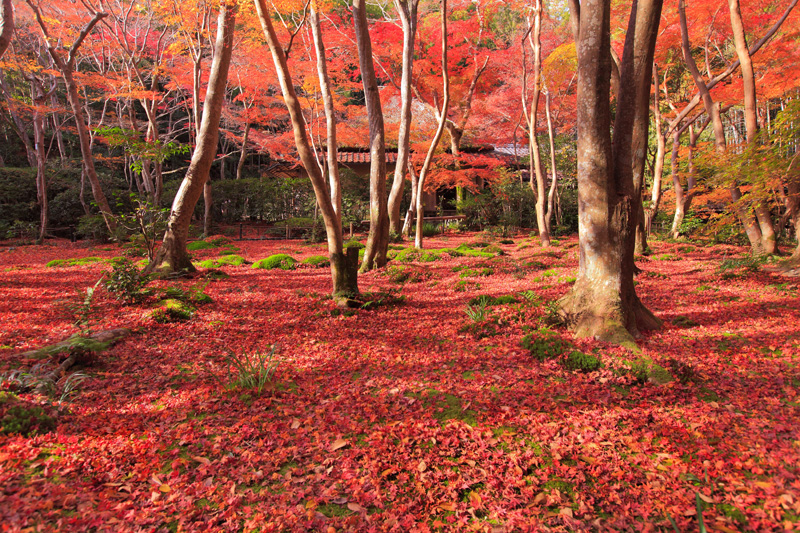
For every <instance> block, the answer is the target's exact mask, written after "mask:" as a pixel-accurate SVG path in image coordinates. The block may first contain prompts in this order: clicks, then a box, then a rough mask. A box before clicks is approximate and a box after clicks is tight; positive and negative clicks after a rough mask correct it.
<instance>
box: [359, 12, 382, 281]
mask: <svg viewBox="0 0 800 533" xmlns="http://www.w3.org/2000/svg"><path fill="white" fill-rule="evenodd" d="M353 24H354V26H355V33H356V43H357V46H358V62H359V65H360V67H361V81H362V84H363V85H364V94H365V98H366V102H367V117H368V121H369V147H370V148H369V155H370V169H369V236H368V237H367V247H366V249H365V250H364V260H363V262H362V263H361V271H362V272H367V271H369V270H372V269H373V268H381V267H383V266H385V265H386V253H387V252H388V251H389V213H388V206H387V204H386V200H387V199H386V140H385V137H384V135H385V133H384V129H383V111H382V110H381V98H380V94H379V92H378V80H377V78H376V76H375V65H374V64H373V62H372V42H371V41H370V37H369V26H368V25H367V6H366V3H365V0H354V2H353Z"/></svg>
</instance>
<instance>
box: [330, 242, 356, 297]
mask: <svg viewBox="0 0 800 533" xmlns="http://www.w3.org/2000/svg"><path fill="white" fill-rule="evenodd" d="M330 259H331V276H332V278H333V300H334V302H336V305H337V306H339V307H354V305H353V302H354V301H355V300H354V299H355V298H357V297H358V295H359V294H360V293H359V290H358V248H356V247H350V248H345V249H344V253H342V254H331V256H330ZM359 305H360V304H359Z"/></svg>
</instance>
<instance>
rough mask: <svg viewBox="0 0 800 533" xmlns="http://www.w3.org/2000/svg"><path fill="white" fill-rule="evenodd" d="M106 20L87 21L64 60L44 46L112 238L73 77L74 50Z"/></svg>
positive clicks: (112, 223)
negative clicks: (61, 86)
mask: <svg viewBox="0 0 800 533" xmlns="http://www.w3.org/2000/svg"><path fill="white" fill-rule="evenodd" d="M26 2H27V4H28V5H29V6H30V8H31V10H32V11H33V12H34V15H35V16H36V22H37V23H38V24H39V28H40V29H41V30H42V33H43V34H44V38H45V41H48V42H49V40H50V35H49V33H48V31H47V25H46V24H45V22H44V19H43V18H42V15H41V12H40V11H39V8H38V7H37V6H35V5H34V4H33V3H32V2H31V0H26ZM107 16H108V15H107V14H106V13H95V15H94V17H93V18H92V20H90V21H89V22H88V23H87V24H86V26H84V27H83V29H82V30H81V32H80V34H79V35H78V37H77V38H76V39H75V41H74V42H73V43H72V46H71V47H70V49H69V51H68V53H67V57H66V59H65V58H64V57H62V52H61V51H60V50H57V49H56V48H55V46H48V48H47V51H48V53H49V54H50V57H51V58H52V59H53V63H54V64H55V66H56V68H57V69H58V70H59V72H61V76H62V77H63V78H64V84H65V85H66V89H67V100H68V101H69V104H70V107H71V108H72V113H73V115H74V116H75V126H76V128H77V130H78V139H79V141H80V145H81V155H82V157H83V168H84V170H85V172H86V177H87V178H88V179H89V184H90V185H91V187H92V195H93V196H94V201H95V203H97V207H98V208H99V209H100V213H101V214H102V216H103V220H104V221H105V223H106V227H107V228H108V231H109V233H110V234H111V235H112V236H113V235H114V232H115V230H116V226H117V224H116V222H115V221H114V218H113V217H112V215H111V207H110V206H109V205H108V200H107V199H106V196H105V194H104V193H103V189H102V188H101V187H100V179H99V178H98V177H97V170H95V166H94V157H93V156H92V144H91V140H90V137H89V128H88V127H87V126H86V120H85V118H84V113H83V106H82V105H81V99H80V95H79V94H78V84H77V83H76V82H75V77H74V72H75V61H76V57H77V53H78V49H80V47H81V45H82V44H83V41H84V40H85V39H86V37H87V36H88V35H89V33H91V31H92V29H93V28H94V27H95V25H97V23H98V22H100V21H101V20H102V19H104V18H105V17H107Z"/></svg>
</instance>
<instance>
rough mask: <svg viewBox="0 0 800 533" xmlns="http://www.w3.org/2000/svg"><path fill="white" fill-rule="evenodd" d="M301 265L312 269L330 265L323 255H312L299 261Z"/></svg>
mask: <svg viewBox="0 0 800 533" xmlns="http://www.w3.org/2000/svg"><path fill="white" fill-rule="evenodd" d="M301 263H303V264H304V265H308V266H311V267H314V268H324V267H327V266H330V265H331V261H330V259H328V257H327V256H324V255H312V256H311V257H306V258H305V259H303V260H302V261H301Z"/></svg>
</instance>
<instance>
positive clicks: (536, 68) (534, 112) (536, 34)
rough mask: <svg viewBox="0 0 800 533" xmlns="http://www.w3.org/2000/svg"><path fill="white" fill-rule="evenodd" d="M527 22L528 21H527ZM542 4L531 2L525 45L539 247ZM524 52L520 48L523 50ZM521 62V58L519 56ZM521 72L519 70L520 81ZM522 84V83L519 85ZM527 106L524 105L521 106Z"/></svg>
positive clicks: (542, 229)
mask: <svg viewBox="0 0 800 533" xmlns="http://www.w3.org/2000/svg"><path fill="white" fill-rule="evenodd" d="M529 23H530V19H529ZM541 33H542V4H541V1H540V0H535V1H534V7H533V28H532V31H531V32H530V33H529V34H528V42H529V43H530V46H531V49H532V50H533V98H532V101H531V106H530V113H529V116H528V117H527V119H528V141H529V144H530V149H531V158H530V161H531V163H530V173H531V176H532V177H533V176H535V178H536V182H535V183H534V180H533V179H531V181H530V185H531V190H532V191H533V193H534V194H535V195H536V225H537V226H538V229H539V240H540V241H541V244H542V247H545V248H546V247H548V246H550V233H549V232H548V229H547V222H546V212H545V211H546V206H547V195H546V193H545V187H546V184H545V179H546V178H545V173H544V169H543V168H542V156H541V151H540V149H539V138H538V136H537V135H536V129H537V127H538V122H539V100H540V99H541V77H542V38H541ZM523 49H524V48H523ZM523 60H524V55H523ZM524 73H525V70H524V69H523V78H524V77H525V76H524ZM523 83H524V82H523ZM522 98H523V104H524V103H525V101H526V100H527V95H526V91H525V90H524V89H523V95H522ZM525 107H527V106H525Z"/></svg>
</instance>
